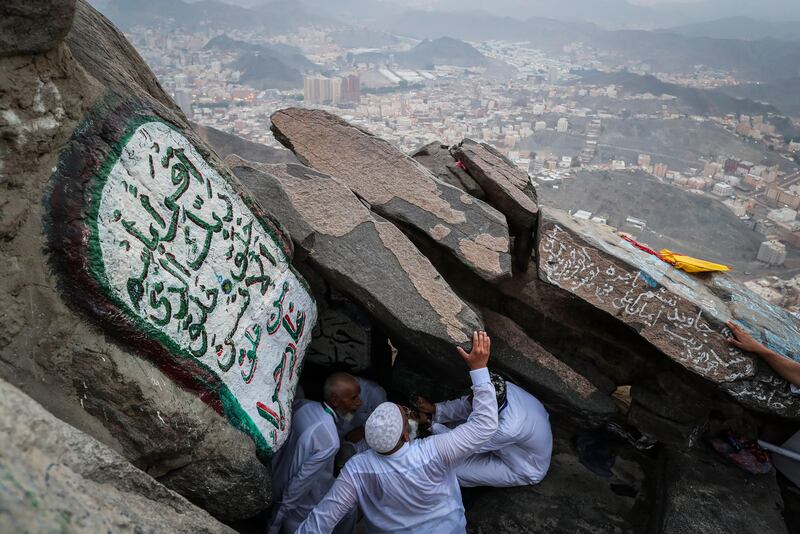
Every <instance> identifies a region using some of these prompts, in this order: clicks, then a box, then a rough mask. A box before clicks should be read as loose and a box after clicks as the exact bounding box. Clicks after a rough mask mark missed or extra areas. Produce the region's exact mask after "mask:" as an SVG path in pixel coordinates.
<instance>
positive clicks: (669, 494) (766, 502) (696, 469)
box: [653, 450, 787, 534]
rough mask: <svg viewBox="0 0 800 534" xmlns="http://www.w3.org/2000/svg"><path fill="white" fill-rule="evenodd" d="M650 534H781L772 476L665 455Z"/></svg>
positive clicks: (707, 459) (705, 458)
mask: <svg viewBox="0 0 800 534" xmlns="http://www.w3.org/2000/svg"><path fill="white" fill-rule="evenodd" d="M662 470H663V473H664V475H665V480H664V485H663V487H662V488H661V495H660V496H659V498H658V500H657V502H658V503H660V505H661V506H660V510H659V513H658V514H657V515H656V516H655V517H654V519H655V523H656V524H655V525H653V532H663V533H664V534H689V533H694V532H707V533H712V534H727V533H730V532H774V533H776V534H781V533H786V532H787V530H786V524H785V523H784V522H783V518H782V517H781V509H782V508H783V502H782V499H781V496H780V491H779V490H778V485H777V483H776V482H775V472H774V471H773V472H771V473H768V474H766V475H751V474H748V473H745V472H744V471H742V470H740V469H738V468H736V467H733V466H732V465H725V464H723V463H721V462H720V460H718V459H716V458H713V457H711V456H709V455H708V454H707V453H706V454H701V453H695V454H693V455H689V454H685V453H680V452H676V451H672V450H669V451H667V452H666V453H665V458H664V465H663V467H662Z"/></svg>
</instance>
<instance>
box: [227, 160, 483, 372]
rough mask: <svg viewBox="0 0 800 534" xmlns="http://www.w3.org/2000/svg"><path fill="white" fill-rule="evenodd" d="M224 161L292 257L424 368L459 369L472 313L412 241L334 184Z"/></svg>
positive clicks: (310, 173)
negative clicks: (287, 239)
mask: <svg viewBox="0 0 800 534" xmlns="http://www.w3.org/2000/svg"><path fill="white" fill-rule="evenodd" d="M226 161H227V163H228V164H229V165H230V166H231V168H232V169H233V172H234V173H235V174H236V176H237V177H238V178H239V179H240V180H241V181H242V182H243V183H244V184H245V185H246V186H247V187H248V188H249V189H250V191H252V192H253V194H254V195H255V197H256V199H258V201H259V202H260V203H261V204H262V205H263V206H264V207H265V208H266V209H268V210H269V211H270V212H272V213H275V214H276V216H277V217H279V218H280V220H281V221H283V222H284V224H285V225H286V226H287V228H288V230H289V232H290V234H291V236H292V238H293V239H294V240H295V247H296V250H297V251H298V255H302V256H303V258H304V260H305V261H306V262H308V263H309V264H310V265H311V266H312V267H313V268H314V269H315V270H316V271H317V272H319V273H320V274H321V275H322V276H323V277H324V278H325V279H326V280H328V281H329V282H330V283H331V284H332V285H333V286H335V287H336V288H337V289H338V290H339V291H341V292H342V293H344V294H346V295H347V296H348V297H350V298H351V299H352V300H353V301H355V302H357V303H358V304H360V305H361V306H363V308H364V309H365V310H367V311H368V312H369V314H370V315H371V316H372V317H374V318H375V320H377V321H378V322H379V323H380V324H381V325H382V326H383V327H384V328H385V329H386V330H387V332H388V333H390V334H391V335H392V339H394V340H398V341H399V342H401V343H404V344H408V345H411V346H413V347H414V349H415V352H416V353H417V354H418V355H421V356H424V357H425V358H424V359H425V360H426V361H428V362H429V363H431V364H439V365H441V366H443V367H457V368H463V367H462V366H463V363H462V362H461V361H460V358H459V357H458V355H457V353H456V351H455V349H454V345H456V344H459V345H463V344H465V343H468V342H469V341H470V340H471V335H472V332H473V331H475V330H479V329H482V326H481V321H480V319H479V318H478V316H477V315H476V314H475V312H473V310H472V309H470V308H469V307H468V306H467V305H466V304H465V303H464V302H463V301H462V300H461V299H460V298H459V297H458V296H457V295H456V294H455V293H454V292H453V291H452V289H451V288H450V286H449V285H448V284H447V282H446V281H445V280H444V279H443V278H442V276H441V275H440V274H439V273H438V272H437V271H436V269H435V268H434V267H433V265H431V263H430V262H429V261H428V259H427V258H426V257H425V256H423V255H422V254H421V253H420V252H419V251H418V250H417V249H416V248H415V247H414V244H413V243H411V241H410V240H409V239H408V238H407V237H406V236H405V235H404V234H403V233H402V232H401V231H400V230H398V229H397V228H396V227H395V226H394V225H393V224H392V223H390V222H388V221H386V220H384V219H382V218H381V217H379V216H378V215H375V214H373V213H372V212H370V210H369V209H367V208H366V207H365V206H364V205H363V204H362V203H361V201H360V200H359V199H358V197H356V195H354V194H353V193H352V192H351V191H350V190H349V189H348V188H347V187H346V186H345V185H344V184H343V183H342V182H340V181H339V180H338V179H336V178H334V177H331V176H329V175H327V174H323V173H321V172H318V171H315V170H313V169H310V168H308V167H304V166H302V165H296V164H279V165H263V164H256V163H248V162H246V161H244V160H241V159H240V158H236V157H229V158H227V160H226Z"/></svg>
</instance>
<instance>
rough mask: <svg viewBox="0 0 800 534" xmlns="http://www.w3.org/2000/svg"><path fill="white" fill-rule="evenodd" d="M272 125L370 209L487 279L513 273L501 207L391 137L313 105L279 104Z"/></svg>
mask: <svg viewBox="0 0 800 534" xmlns="http://www.w3.org/2000/svg"><path fill="white" fill-rule="evenodd" d="M272 131H273V133H274V134H275V138H276V139H277V140H278V141H280V142H281V143H282V144H283V145H284V146H285V147H286V148H288V149H290V150H291V151H292V152H294V153H295V155H296V156H297V157H298V159H299V160H300V161H301V162H302V163H303V164H306V165H308V166H310V167H313V168H315V169H317V170H318V171H321V172H324V173H327V174H330V175H331V176H335V177H336V178H337V179H339V180H340V181H341V182H342V183H343V184H345V185H346V186H347V187H348V188H350V189H351V190H352V191H353V192H354V193H355V194H356V195H358V197H359V198H361V199H363V200H364V201H365V202H367V203H368V204H369V206H370V208H371V209H372V211H374V212H375V213H377V214H378V215H380V216H382V217H385V218H386V219H388V220H390V221H391V222H393V223H395V224H397V225H400V226H402V227H403V228H404V230H405V231H408V232H409V233H412V234H413V235H415V236H416V237H417V238H418V239H424V240H427V241H428V242H431V243H434V244H435V245H436V246H437V247H438V248H439V249H441V250H442V251H445V252H446V253H447V254H449V255H450V256H452V257H453V258H455V259H456V260H457V261H458V262H459V263H461V264H462V265H464V266H466V267H467V268H468V269H470V270H472V271H474V272H475V273H477V274H478V276H480V277H481V278H482V279H484V280H488V281H498V280H502V279H503V278H507V277H508V276H509V275H510V274H511V256H510V254H509V236H508V227H507V225H506V222H505V220H504V217H503V216H502V214H500V213H499V212H498V211H497V210H495V209H494V208H492V207H491V206H489V205H487V204H485V203H483V202H482V201H480V200H478V199H476V198H474V197H472V196H470V195H468V194H466V193H464V191H462V190H461V189H458V188H456V187H453V186H451V185H449V184H446V183H444V182H441V181H440V180H438V179H436V178H435V177H434V176H433V175H432V174H431V172H430V171H428V170H427V169H426V168H425V167H423V166H422V165H420V164H419V163H417V162H416V161H414V160H413V159H412V158H410V157H408V156H407V155H405V154H403V153H402V152H401V151H399V150H398V149H397V148H395V147H394V146H393V145H392V144H390V143H389V142H388V141H385V140H383V139H380V138H378V137H375V136H374V135H372V134H371V133H369V132H366V131H364V130H362V129H360V128H358V127H356V126H353V125H351V124H348V123H347V122H345V121H344V120H343V119H341V118H339V117H337V116H335V115H332V114H330V113H327V112H325V111H321V110H310V109H298V108H289V109H284V110H280V111H276V112H275V113H274V114H273V115H272Z"/></svg>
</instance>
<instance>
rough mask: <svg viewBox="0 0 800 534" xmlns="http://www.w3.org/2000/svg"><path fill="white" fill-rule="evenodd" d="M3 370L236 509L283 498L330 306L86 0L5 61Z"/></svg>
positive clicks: (183, 486) (158, 470)
mask: <svg viewBox="0 0 800 534" xmlns="http://www.w3.org/2000/svg"><path fill="white" fill-rule="evenodd" d="M0 107H2V108H3V110H4V112H3V118H2V119H0V120H1V121H2V122H0V154H2V155H3V164H4V166H3V168H2V172H3V180H0V188H2V190H3V193H4V194H3V195H2V199H3V200H2V201H1V202H3V205H2V207H1V208H0V236H1V237H2V239H0V255H2V257H3V258H4V260H3V265H4V269H3V275H4V276H3V277H2V279H1V280H0V303H2V306H1V307H2V314H3V320H2V321H0V361H1V362H2V363H1V364H0V377H3V378H5V379H7V380H8V381H10V382H12V383H14V384H17V385H19V387H20V388H22V389H23V390H24V391H25V392H26V393H28V394H29V395H31V396H32V397H34V398H35V399H36V400H37V401H39V402H40V403H41V404H42V405H44V406H45V407H47V408H48V409H49V410H50V411H52V412H53V413H54V414H55V415H57V416H58V417H59V418H61V419H63V420H64V421H66V422H68V423H70V424H72V425H73V426H75V427H77V428H79V429H81V430H83V431H85V432H87V433H88V434H90V435H92V436H93V437H95V438H97V439H98V440H100V441H102V442H103V443H105V444H107V445H109V446H110V447H112V448H114V449H115V450H116V451H118V452H120V453H121V454H122V455H123V456H124V457H125V458H127V459H128V460H129V461H131V462H132V463H133V464H134V465H135V466H137V467H139V468H141V469H143V470H145V471H147V472H148V473H149V474H151V475H152V476H154V477H157V478H160V479H162V480H163V481H164V482H165V483H166V484H168V485H169V486H170V487H171V488H173V489H175V490H176V491H178V492H180V493H182V494H184V495H186V496H188V497H189V498H190V499H192V500H193V501H194V502H196V503H199V504H201V505H202V506H205V507H206V509H207V510H209V511H210V512H211V513H212V514H214V515H215V516H217V517H219V518H221V519H224V520H231V521H232V520H238V519H245V518H248V517H252V516H254V515H256V514H258V513H260V512H261V511H263V510H264V509H265V508H267V507H268V506H269V504H270V498H271V497H270V479H269V470H268V468H267V466H266V465H265V464H264V463H263V462H262V461H260V460H259V456H262V457H266V456H267V455H268V454H269V453H270V451H271V450H274V449H275V448H276V447H278V446H280V444H281V443H282V442H283V440H284V439H285V436H286V434H287V432H288V428H289V423H290V409H289V406H290V405H291V402H292V397H293V394H294V388H295V385H296V382H297V375H298V372H299V368H300V365H301V364H302V358H303V355H304V351H305V347H306V345H307V343H308V342H309V341H310V338H311V330H312V328H313V325H314V322H315V318H316V307H315V305H314V302H313V299H312V297H311V296H310V294H309V293H308V291H307V289H306V287H305V285H304V282H303V280H302V279H301V278H300V277H298V276H297V275H296V274H295V272H294V271H293V270H292V268H291V266H290V261H291V255H292V247H291V241H290V240H289V238H288V237H287V236H286V235H285V234H284V232H283V231H282V229H281V228H280V227H279V226H278V225H277V224H276V223H274V222H273V221H272V220H271V219H270V217H269V216H268V215H267V214H265V213H264V212H263V211H262V210H261V208H260V207H259V206H258V205H257V203H256V202H255V201H254V200H253V199H252V197H250V196H249V195H248V194H246V193H245V192H244V190H243V189H242V187H241V185H240V184H239V183H238V181H237V180H236V179H235V178H234V177H232V176H231V175H230V174H229V173H228V172H227V170H226V169H225V167H224V165H223V164H222V162H221V161H219V160H218V159H217V158H216V156H215V155H214V154H213V153H212V152H211V150H210V149H209V147H208V146H207V145H205V144H204V143H203V141H202V140H200V139H199V138H198V137H197V136H196V135H195V134H194V132H193V131H192V130H191V128H190V126H189V125H188V123H187V122H186V120H185V118H184V117H183V114H182V113H181V112H180V110H179V109H178V108H177V106H175V105H174V104H173V103H172V101H171V100H170V98H169V97H168V96H167V95H166V93H164V91H163V90H162V89H161V87H160V85H159V84H158V82H157V81H156V79H155V77H154V76H153V74H152V73H151V72H150V70H149V69H148V68H147V66H146V65H145V64H144V62H143V61H142V59H141V58H140V57H139V55H138V54H137V53H136V52H135V50H134V49H133V48H132V47H131V46H130V44H129V43H128V42H127V41H126V40H125V38H124V36H123V35H122V34H120V33H119V32H118V31H117V30H116V29H115V28H114V27H113V26H112V25H111V24H110V23H109V22H108V21H107V20H105V19H104V18H103V17H102V16H101V15H100V14H98V13H97V12H96V11H95V10H94V9H93V8H92V7H90V6H89V5H88V4H87V3H85V2H84V1H79V2H78V4H77V11H76V15H75V21H74V26H73V30H72V32H71V33H70V34H69V36H68V37H67V39H66V40H65V41H64V42H62V43H61V44H59V45H57V46H56V47H55V48H53V49H52V50H50V51H48V52H45V53H42V54H38V55H27V56H13V57H7V58H2V59H0Z"/></svg>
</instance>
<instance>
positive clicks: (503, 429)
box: [434, 382, 553, 487]
mask: <svg viewBox="0 0 800 534" xmlns="http://www.w3.org/2000/svg"><path fill="white" fill-rule="evenodd" d="M471 409H472V407H471V406H470V405H469V400H468V397H466V396H465V397H462V398H460V399H455V400H451V401H445V402H439V403H437V404H436V416H435V417H434V421H435V422H436V423H452V422H461V421H464V420H465V419H466V418H467V417H468V416H469V413H470V411H471ZM498 419H499V421H498V425H497V432H495V434H494V436H492V439H490V440H489V441H487V442H486V443H484V444H483V446H481V447H480V449H479V450H478V451H476V452H477V453H478V454H475V455H473V456H470V457H469V458H467V459H466V460H465V461H464V463H463V464H462V465H461V466H460V467H459V468H458V471H457V473H458V482H459V483H460V484H461V485H462V486H464V487H473V486H493V487H511V486H527V485H529V484H538V483H539V482H541V481H542V479H543V478H544V476H545V475H546V474H547V470H548V469H549V468H550V457H551V455H552V453H553V434H552V431H551V429H550V416H549V415H548V414H547V410H545V408H544V406H542V403H541V402H539V401H538V400H537V399H536V397H534V396H533V395H531V394H530V393H528V392H527V391H525V390H524V389H522V388H520V387H519V386H517V385H515V384H512V383H510V382H508V383H507V384H506V406H505V408H502V410H501V411H500V414H499V418H498ZM434 427H435V428H434V432H437V433H438V432H442V431H447V429H446V428H444V427H442V426H441V425H434Z"/></svg>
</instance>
